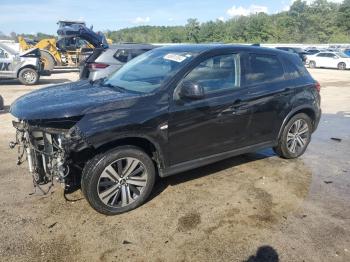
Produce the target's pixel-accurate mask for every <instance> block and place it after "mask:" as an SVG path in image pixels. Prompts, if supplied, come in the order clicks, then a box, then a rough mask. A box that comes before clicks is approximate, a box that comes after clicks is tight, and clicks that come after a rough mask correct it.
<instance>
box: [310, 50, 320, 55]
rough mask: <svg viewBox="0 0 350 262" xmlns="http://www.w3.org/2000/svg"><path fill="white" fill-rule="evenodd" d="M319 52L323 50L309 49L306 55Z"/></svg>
mask: <svg viewBox="0 0 350 262" xmlns="http://www.w3.org/2000/svg"><path fill="white" fill-rule="evenodd" d="M319 52H321V51H320V50H318V49H309V50H307V51H306V55H315V54H318V53H319Z"/></svg>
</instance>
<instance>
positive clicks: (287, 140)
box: [274, 113, 312, 159]
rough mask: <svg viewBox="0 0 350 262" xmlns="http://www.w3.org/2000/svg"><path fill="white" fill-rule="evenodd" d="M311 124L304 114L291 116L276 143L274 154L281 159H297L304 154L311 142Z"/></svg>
mask: <svg viewBox="0 0 350 262" xmlns="http://www.w3.org/2000/svg"><path fill="white" fill-rule="evenodd" d="M311 132H312V122H311V119H310V117H309V116H307V115H306V114H304V113H300V114H297V115H295V116H293V117H292V118H291V119H290V120H289V121H288V123H287V124H286V126H285V127H284V128H283V132H282V134H281V137H280V138H279V141H278V146H277V147H275V148H274V150H275V152H276V153H277V154H278V155H279V156H281V157H283V158H287V159H289V158H297V157H299V156H301V155H302V154H304V152H305V150H306V148H307V146H308V145H309V143H310V140H311Z"/></svg>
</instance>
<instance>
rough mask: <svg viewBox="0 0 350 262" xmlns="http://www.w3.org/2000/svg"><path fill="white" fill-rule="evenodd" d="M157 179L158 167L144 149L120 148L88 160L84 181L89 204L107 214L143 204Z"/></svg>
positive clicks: (83, 189)
mask: <svg viewBox="0 0 350 262" xmlns="http://www.w3.org/2000/svg"><path fill="white" fill-rule="evenodd" d="M154 182H155V167H154V164H153V161H152V160H151V158H150V157H149V156H148V155H147V154H146V153H145V152H144V151H142V150H141V149H139V148H137V147H132V146H124V147H119V148H116V149H114V150H111V151H108V152H106V153H104V154H101V155H98V156H96V157H95V158H93V159H92V160H91V161H89V162H88V163H87V164H86V166H85V168H84V170H83V176H82V181H81V187H82V191H83V193H84V195H85V197H86V199H87V201H88V202H89V203H90V205H91V206H92V207H93V208H94V209H95V210H96V211H98V212H100V213H102V214H105V215H116V214H120V213H124V212H127V211H130V210H132V209H135V208H137V207H139V206H140V205H142V204H143V203H144V202H145V201H146V200H147V198H148V196H149V195H150V193H151V191H152V189H153V186H154Z"/></svg>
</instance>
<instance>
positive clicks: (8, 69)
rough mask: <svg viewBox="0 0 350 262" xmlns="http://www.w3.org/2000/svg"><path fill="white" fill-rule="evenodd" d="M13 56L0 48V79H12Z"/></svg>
mask: <svg viewBox="0 0 350 262" xmlns="http://www.w3.org/2000/svg"><path fill="white" fill-rule="evenodd" d="M14 75H15V73H14V71H13V56H12V55H11V54H9V53H8V52H6V51H5V50H4V49H2V48H0V78H13V77H14Z"/></svg>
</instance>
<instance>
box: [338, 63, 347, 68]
mask: <svg viewBox="0 0 350 262" xmlns="http://www.w3.org/2000/svg"><path fill="white" fill-rule="evenodd" d="M338 69H339V70H345V69H346V64H345V63H343V62H342V63H339V64H338Z"/></svg>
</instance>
